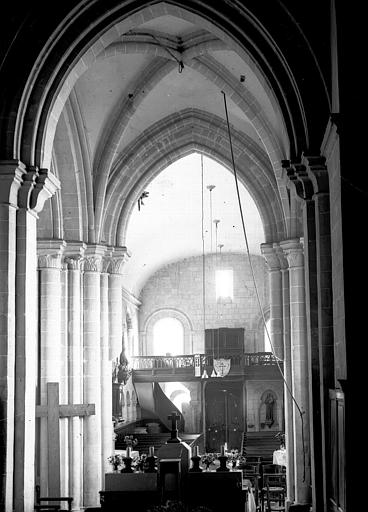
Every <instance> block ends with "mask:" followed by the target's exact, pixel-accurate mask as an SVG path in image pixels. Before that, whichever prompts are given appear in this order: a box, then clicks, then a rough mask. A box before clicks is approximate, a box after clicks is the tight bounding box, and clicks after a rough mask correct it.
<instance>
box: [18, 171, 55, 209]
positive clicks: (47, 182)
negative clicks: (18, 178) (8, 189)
mask: <svg viewBox="0 0 368 512" xmlns="http://www.w3.org/2000/svg"><path fill="white" fill-rule="evenodd" d="M26 171H27V172H26V173H25V174H23V182H22V186H21V188H20V190H19V195H18V198H19V207H20V208H25V209H27V210H32V211H33V212H34V213H35V214H38V213H40V211H41V210H42V208H43V205H44V204H45V201H46V200H47V199H50V197H52V196H53V195H54V194H55V192H56V191H57V190H58V189H60V181H59V180H58V178H57V177H56V176H55V175H54V174H52V173H51V172H50V171H49V170H48V169H39V168H38V167H36V166H29V167H27V168H26Z"/></svg>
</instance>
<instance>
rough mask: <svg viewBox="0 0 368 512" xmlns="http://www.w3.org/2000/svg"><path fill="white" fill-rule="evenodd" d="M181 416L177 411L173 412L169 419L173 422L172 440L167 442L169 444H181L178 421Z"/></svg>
mask: <svg viewBox="0 0 368 512" xmlns="http://www.w3.org/2000/svg"><path fill="white" fill-rule="evenodd" d="M180 418H181V416H180V414H177V413H176V411H173V412H172V413H171V414H169V416H168V417H167V419H168V420H171V438H170V439H169V440H168V441H167V442H168V443H180V442H181V439H179V438H178V421H179V420H180Z"/></svg>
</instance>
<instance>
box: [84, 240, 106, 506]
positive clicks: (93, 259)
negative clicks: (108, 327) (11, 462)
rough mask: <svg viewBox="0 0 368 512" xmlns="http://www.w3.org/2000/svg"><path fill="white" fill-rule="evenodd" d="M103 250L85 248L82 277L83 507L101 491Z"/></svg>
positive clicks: (91, 247)
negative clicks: (89, 410) (89, 412)
mask: <svg viewBox="0 0 368 512" xmlns="http://www.w3.org/2000/svg"><path fill="white" fill-rule="evenodd" d="M104 255H105V247H102V246H99V245H89V246H87V248H86V251H85V257H84V260H83V261H84V275H83V368H84V371H83V374H84V381H83V400H84V403H86V404H88V403H91V404H95V415H93V416H88V417H86V418H84V424H83V506H84V507H96V506H97V505H98V504H99V494H98V491H99V490H100V488H101V478H102V476H101V475H102V468H101V342H100V335H101V319H100V314H101V270H102V260H103V256H104Z"/></svg>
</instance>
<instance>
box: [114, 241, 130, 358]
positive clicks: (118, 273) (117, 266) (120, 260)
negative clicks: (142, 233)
mask: <svg viewBox="0 0 368 512" xmlns="http://www.w3.org/2000/svg"><path fill="white" fill-rule="evenodd" d="M129 256H130V255H129V253H128V251H127V248H126V247H115V248H114V249H113V251H112V253H111V258H110V266H109V331H110V332H109V339H110V342H109V345H110V355H109V359H110V360H111V361H112V360H113V359H115V358H116V357H119V355H120V353H121V351H122V348H123V347H122V334H123V331H122V329H123V317H122V313H123V295H122V270H123V266H124V264H125V262H126V261H127V260H128V258H129Z"/></svg>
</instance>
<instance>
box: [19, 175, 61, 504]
mask: <svg viewBox="0 0 368 512" xmlns="http://www.w3.org/2000/svg"><path fill="white" fill-rule="evenodd" d="M59 186H60V183H59V181H58V180H57V178H55V177H54V176H53V175H52V174H50V173H48V171H47V170H46V169H40V170H38V169H37V168H29V169H28V172H27V173H26V174H24V175H23V184H22V186H21V188H20V191H19V194H18V197H19V206H20V208H19V210H18V211H17V257H16V273H17V275H16V320H17V321H16V353H15V421H14V424H15V438H14V460H15V461H16V464H17V465H16V468H15V471H14V506H13V507H14V510H15V511H16V512H23V511H28V510H33V504H34V486H35V482H34V473H35V467H34V460H35V424H36V414H35V404H36V384H37V352H38V351H37V327H38V322H37V300H36V297H37V296H38V286H37V241H36V235H37V214H38V213H39V212H40V211H41V210H42V207H43V204H44V202H45V200H46V199H48V198H50V197H51V196H52V195H53V194H54V193H55V191H56V189H57V188H58V187H59Z"/></svg>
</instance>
